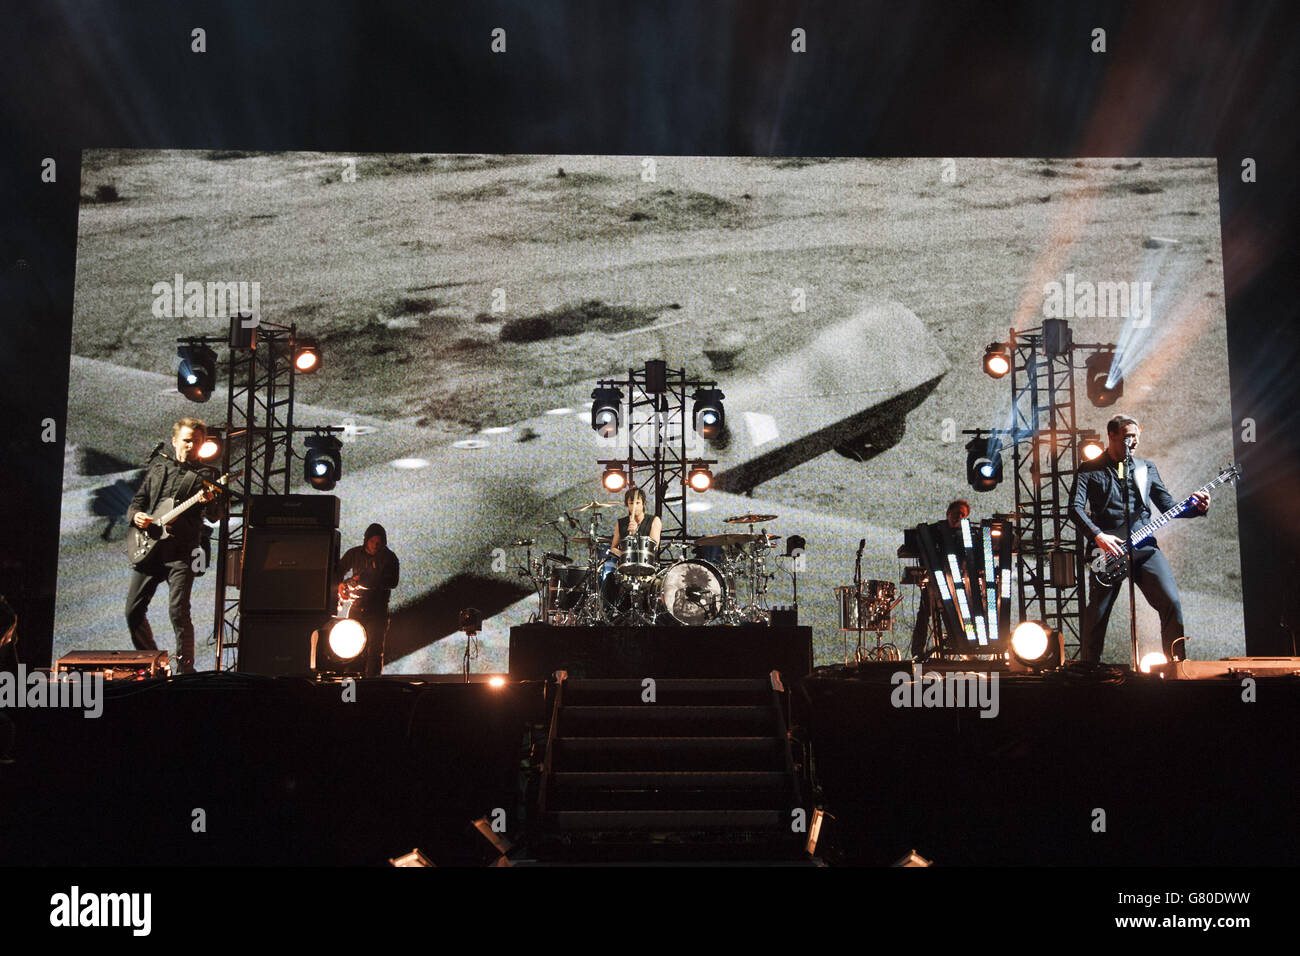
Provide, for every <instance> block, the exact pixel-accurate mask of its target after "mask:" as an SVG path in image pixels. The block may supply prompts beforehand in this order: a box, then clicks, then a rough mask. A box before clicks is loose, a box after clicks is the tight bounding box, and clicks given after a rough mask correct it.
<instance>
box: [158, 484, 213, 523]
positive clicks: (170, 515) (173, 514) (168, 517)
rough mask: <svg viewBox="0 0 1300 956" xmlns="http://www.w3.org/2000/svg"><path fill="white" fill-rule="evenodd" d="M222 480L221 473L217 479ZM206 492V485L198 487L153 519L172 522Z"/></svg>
mask: <svg viewBox="0 0 1300 956" xmlns="http://www.w3.org/2000/svg"><path fill="white" fill-rule="evenodd" d="M224 480H225V476H224V475H223V476H222V477H221V478H220V479H218V481H224ZM206 492H207V488H206V487H203V488H200V489H199V490H198V491H196V492H195V493H194V494H193V495H191V496H190V497H189V498H186V499H185V500H184V501H182V502H181V503H180V504H178V505H177V506H176V507H175V508H173V509H172V510H171V511H169V512H167V513H166V514H165V515H163V516H162V517H161V518H157V519H155V520H157V521H158V523H159V524H168V523H170V522H172V521H175V520H176V519H177V518H179V517H180V516H181V515H183V514H184V513H185V512H187V511H189V510H190V509H191V508H193V507H194V505H196V504H197V503H198V502H199V500H200V499H201V498H202V497H203V495H204V494H205V493H206Z"/></svg>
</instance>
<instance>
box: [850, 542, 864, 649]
mask: <svg viewBox="0 0 1300 956" xmlns="http://www.w3.org/2000/svg"><path fill="white" fill-rule="evenodd" d="M866 545H867V539H866V538H863V539H862V540H861V541H860V542H859V543H858V557H857V560H855V561H854V562H853V608H854V611H855V612H856V613H855V623H856V625H857V632H858V646H857V648H856V649H855V650H854V652H853V659H854V660H857V657H858V651H859V650H861V649H862V623H863V622H862V552H863V550H864V549H865V548H866ZM848 662H849V632H848V631H845V632H844V663H845V664H847V663H848Z"/></svg>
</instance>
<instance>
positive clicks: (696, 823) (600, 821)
mask: <svg viewBox="0 0 1300 956" xmlns="http://www.w3.org/2000/svg"><path fill="white" fill-rule="evenodd" d="M790 820H791V818H790V815H789V814H788V813H784V812H782V811H780V810H562V811H559V812H557V813H549V812H548V813H547V814H546V822H547V823H549V824H551V825H553V827H554V828H555V829H557V830H559V831H562V832H563V831H601V832H605V833H615V832H617V833H630V832H633V831H655V832H665V833H672V832H677V833H684V832H691V833H697V832H701V831H731V832H734V833H735V834H736V836H738V837H743V836H745V835H747V834H749V833H762V834H766V835H772V836H775V835H777V834H782V833H790V832H791V830H790Z"/></svg>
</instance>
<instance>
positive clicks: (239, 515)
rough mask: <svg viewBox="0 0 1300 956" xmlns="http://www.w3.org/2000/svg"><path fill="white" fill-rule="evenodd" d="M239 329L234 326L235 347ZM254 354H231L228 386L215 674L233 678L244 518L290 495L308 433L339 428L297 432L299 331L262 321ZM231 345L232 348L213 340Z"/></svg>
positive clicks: (237, 350)
mask: <svg viewBox="0 0 1300 956" xmlns="http://www.w3.org/2000/svg"><path fill="white" fill-rule="evenodd" d="M234 329H235V325H234V323H233V322H232V340H233V335H234ZM256 333H257V334H256V337H255V338H251V337H248V338H249V341H250V342H251V347H232V348H231V349H230V362H229V369H228V374H227V381H226V426H227V427H226V429H225V442H224V445H223V447H222V450H221V473H222V474H225V473H227V472H230V473H231V474H232V481H231V484H230V487H229V494H228V503H227V507H226V508H225V509H224V511H223V515H222V519H221V523H220V528H219V534H218V544H217V550H216V553H215V555H214V559H215V564H216V569H215V573H216V592H217V593H216V613H215V618H216V627H215V643H216V657H217V660H216V669H217V670H233V669H234V667H235V665H236V663H237V661H238V653H239V561H240V560H241V558H242V555H243V550H244V534H245V521H244V518H245V510H246V508H247V503H248V500H249V498H250V497H251V496H252V495H287V494H289V490H290V485H291V483H292V481H293V459H294V450H293V438H294V435H295V434H296V433H298V432H302V431H310V432H319V433H335V432H341V431H342V429H341V428H337V427H321V428H307V429H303V428H295V426H294V424H293V402H294V379H295V375H296V370H295V368H294V364H295V363H294V357H295V353H296V346H297V345H298V344H300V343H302V342H304V341H306V340H304V339H301V338H300V337H299V336H298V335H297V329H296V328H295V327H294V326H282V325H276V324H273V323H270V322H266V321H262V322H259V323H258V325H257V326H256ZM213 341H214V342H220V343H223V344H226V345H229V344H231V340H227V339H225V338H221V339H215V340H213Z"/></svg>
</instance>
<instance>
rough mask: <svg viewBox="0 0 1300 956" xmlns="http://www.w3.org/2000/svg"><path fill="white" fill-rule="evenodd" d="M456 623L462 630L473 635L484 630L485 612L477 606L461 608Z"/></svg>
mask: <svg viewBox="0 0 1300 956" xmlns="http://www.w3.org/2000/svg"><path fill="white" fill-rule="evenodd" d="M456 623H457V625H458V627H459V629H460V630H462V631H464V632H465V633H466V634H468V635H470V636H471V637H473V636H474V635H475V634H477V633H478V632H479V631H481V630H483V612H481V611H480V610H479V609H478V608H476V607H465V608H461V610H460V614H459V615H457V619H456Z"/></svg>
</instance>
